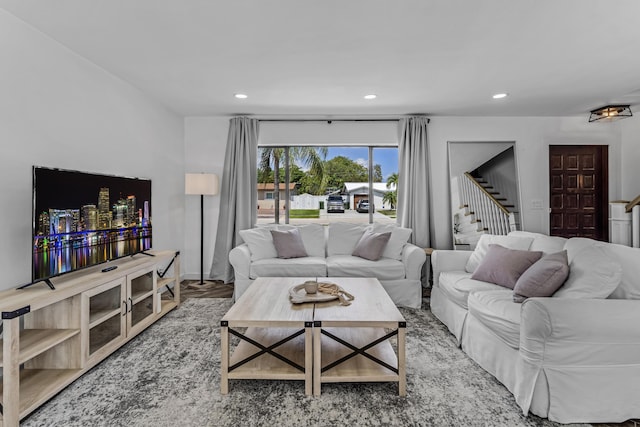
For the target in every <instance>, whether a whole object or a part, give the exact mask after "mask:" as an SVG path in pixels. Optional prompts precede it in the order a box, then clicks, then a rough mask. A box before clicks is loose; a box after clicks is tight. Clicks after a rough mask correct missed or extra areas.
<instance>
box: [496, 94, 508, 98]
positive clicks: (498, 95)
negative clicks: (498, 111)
mask: <svg viewBox="0 0 640 427" xmlns="http://www.w3.org/2000/svg"><path fill="white" fill-rule="evenodd" d="M507 95H509V94H508V93H496V94H495V95H493V99H502V98H506V97H507Z"/></svg>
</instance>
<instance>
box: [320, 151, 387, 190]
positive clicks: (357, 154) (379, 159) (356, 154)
mask: <svg viewBox="0 0 640 427" xmlns="http://www.w3.org/2000/svg"><path fill="white" fill-rule="evenodd" d="M337 156H344V157H347V158H349V159H351V160H353V161H356V162H358V163H362V164H363V165H364V166H367V158H368V156H369V148H368V147H329V153H328V154H327V160H329V159H333V158H334V157H337ZM373 164H374V165H375V164H379V165H380V166H381V167H382V178H383V181H385V182H386V180H387V178H388V177H389V175H391V174H392V173H394V172H398V149H397V148H395V147H393V148H386V147H385V148H374V149H373Z"/></svg>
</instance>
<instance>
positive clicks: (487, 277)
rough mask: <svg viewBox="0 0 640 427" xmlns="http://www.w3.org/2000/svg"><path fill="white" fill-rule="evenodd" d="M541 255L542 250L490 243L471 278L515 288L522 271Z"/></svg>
mask: <svg viewBox="0 0 640 427" xmlns="http://www.w3.org/2000/svg"><path fill="white" fill-rule="evenodd" d="M541 257H542V252H539V251H521V250H516V249H507V248H505V247H503V246H500V245H489V249H488V250H487V254H486V255H485V257H484V258H483V260H482V262H481V263H480V265H479V266H478V268H476V271H474V272H473V275H472V276H471V278H472V279H474V280H481V281H483V282H489V283H495V284H496V285H500V286H504V287H505V288H509V289H513V287H514V286H515V285H516V282H517V281H518V279H519V278H520V276H521V275H522V273H524V272H525V271H526V270H527V269H528V268H529V267H531V266H532V265H533V264H535V262H536V261H538V260H539V259H540V258H541Z"/></svg>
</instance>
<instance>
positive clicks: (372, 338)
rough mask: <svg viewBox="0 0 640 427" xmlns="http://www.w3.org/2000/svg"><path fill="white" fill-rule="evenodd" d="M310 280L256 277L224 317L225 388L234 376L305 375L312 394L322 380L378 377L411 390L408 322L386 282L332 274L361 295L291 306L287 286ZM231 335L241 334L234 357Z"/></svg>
mask: <svg viewBox="0 0 640 427" xmlns="http://www.w3.org/2000/svg"><path fill="white" fill-rule="evenodd" d="M305 280H309V278H300V277H298V278H295V277H293V278H282V277H265V278H259V279H256V280H255V282H254V283H253V284H252V285H251V286H250V287H249V289H248V290H247V291H246V292H245V293H244V294H243V295H242V297H241V298H240V299H238V301H237V302H236V303H235V304H234V305H233V307H231V309H230V310H229V311H228V312H227V314H225V316H224V317H223V318H222V320H221V322H220V327H221V328H220V341H221V352H222V357H221V387H220V388H221V393H222V394H227V393H228V392H229V380H235V379H238V380H241V379H251V380H260V379H279V380H302V381H304V385H305V394H307V395H310V394H312V393H313V394H315V395H320V391H321V390H320V389H321V385H322V383H330V382H331V383H336V382H372V381H375V382H383V381H390V382H397V383H398V393H399V394H400V395H401V396H404V395H406V368H405V340H406V321H405V319H404V317H402V314H401V313H400V312H399V311H398V309H397V308H396V306H395V304H394V303H393V301H391V298H390V297H389V296H388V295H387V293H386V291H385V290H384V289H383V288H382V285H381V284H380V282H378V280H377V279H375V278H342V277H340V278H326V279H323V280H326V281H328V282H333V283H336V284H338V285H340V286H341V287H342V288H343V289H345V290H346V291H347V292H349V293H350V294H352V295H353V296H354V297H355V300H354V301H352V302H351V305H349V306H343V305H340V303H339V301H338V300H334V301H328V302H323V303H304V304H292V303H291V302H290V301H289V289H290V288H291V287H293V286H295V285H298V284H300V283H303V282H304V281H305ZM244 328H246V330H244ZM230 334H231V335H234V336H236V337H238V338H239V340H240V341H239V343H238V345H237V346H236V347H235V350H234V351H233V354H232V355H230V353H231V349H230V344H231V343H230V339H229V335H230ZM393 337H396V339H395V351H394V346H393V345H392V343H391V341H390V340H391V339H392V338H393Z"/></svg>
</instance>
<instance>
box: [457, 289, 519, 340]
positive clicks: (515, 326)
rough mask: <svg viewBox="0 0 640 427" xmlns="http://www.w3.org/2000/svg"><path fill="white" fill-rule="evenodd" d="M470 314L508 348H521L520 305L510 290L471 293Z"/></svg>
mask: <svg viewBox="0 0 640 427" xmlns="http://www.w3.org/2000/svg"><path fill="white" fill-rule="evenodd" d="M468 304H469V314H471V315H472V316H473V317H475V318H476V319H477V320H478V321H479V322H480V323H482V324H483V325H484V326H486V327H487V328H488V329H490V330H491V331H492V332H493V333H494V334H496V336H498V338H500V339H501V340H502V341H504V343H505V344H507V345H508V346H510V347H512V348H514V349H517V348H519V347H520V307H521V305H520V304H515V303H514V302H513V295H512V292H511V291H510V290H509V289H505V288H502V289H501V290H495V291H482V292H471V294H469V302H468Z"/></svg>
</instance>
